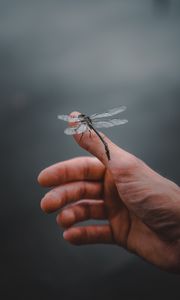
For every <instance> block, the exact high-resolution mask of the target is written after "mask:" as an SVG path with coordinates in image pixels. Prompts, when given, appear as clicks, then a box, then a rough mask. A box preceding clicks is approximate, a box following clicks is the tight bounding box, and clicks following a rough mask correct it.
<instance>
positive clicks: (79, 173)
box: [38, 157, 105, 187]
mask: <svg viewBox="0 0 180 300" xmlns="http://www.w3.org/2000/svg"><path fill="white" fill-rule="evenodd" d="M104 172H105V167H104V165H103V164H102V163H101V162H100V161H99V160H98V159H97V158H94V157H77V158H73V159H69V160H66V161H63V162H60V163H57V164H54V165H52V166H50V167H48V168H46V169H44V170H43V171H41V173H40V174H39V176H38V182H39V184H40V185H42V186H45V187H51V186H57V185H59V184H63V183H67V182H71V181H79V180H93V181H99V180H102V178H103V175H104Z"/></svg>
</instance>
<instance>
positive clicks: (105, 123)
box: [93, 119, 128, 128]
mask: <svg viewBox="0 0 180 300" xmlns="http://www.w3.org/2000/svg"><path fill="white" fill-rule="evenodd" d="M127 122H128V120H126V119H123V120H121V119H112V120H107V121H93V126H94V127H96V128H103V127H104V128H108V127H113V126H118V125H123V124H125V123H127Z"/></svg>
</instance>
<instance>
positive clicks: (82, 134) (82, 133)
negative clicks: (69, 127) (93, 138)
mask: <svg viewBox="0 0 180 300" xmlns="http://www.w3.org/2000/svg"><path fill="white" fill-rule="evenodd" d="M83 135H84V132H83V133H82V134H81V137H80V140H79V141H81V140H82V138H83Z"/></svg>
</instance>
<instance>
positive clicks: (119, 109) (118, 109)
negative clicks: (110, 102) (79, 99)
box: [90, 106, 126, 120]
mask: <svg viewBox="0 0 180 300" xmlns="http://www.w3.org/2000/svg"><path fill="white" fill-rule="evenodd" d="M125 110H126V106H119V107H116V108H113V109H109V110H108V111H107V112H104V113H101V114H93V115H91V116H90V118H91V120H94V119H96V118H97V119H98V118H104V117H111V116H114V115H116V114H119V113H121V112H123V111H125Z"/></svg>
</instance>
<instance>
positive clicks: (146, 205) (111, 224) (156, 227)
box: [38, 133, 180, 272]
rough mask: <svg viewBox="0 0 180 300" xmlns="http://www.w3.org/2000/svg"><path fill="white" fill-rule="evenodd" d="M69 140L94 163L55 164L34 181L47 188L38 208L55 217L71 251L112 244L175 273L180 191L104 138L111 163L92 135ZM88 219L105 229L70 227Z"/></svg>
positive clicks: (179, 259)
mask: <svg viewBox="0 0 180 300" xmlns="http://www.w3.org/2000/svg"><path fill="white" fill-rule="evenodd" d="M74 138H75V140H76V142H77V143H79V145H80V146H81V147H83V148H84V149H86V150H87V151H89V152H90V153H91V154H93V155H94V156H96V158H94V157H78V158H74V159H71V160H67V161H64V162H60V163H58V164H55V165H53V166H50V167H49V168H47V169H45V170H43V171H42V172H41V173H40V175H39V177H38V181H39V183H40V184H41V185H42V186H46V187H51V188H52V189H51V191H49V192H48V193H47V194H46V195H45V197H44V198H43V199H42V201H41V208H42V210H43V211H45V212H54V211H58V215H57V223H58V224H59V225H61V226H62V227H64V228H65V229H66V230H65V232H64V238H65V239H66V240H67V241H69V242H70V243H72V244H76V245H80V244H81V245H83V244H94V243H112V244H117V245H119V246H122V247H124V248H125V249H127V250H128V251H130V252H133V253H136V254H137V255H139V256H140V257H142V258H144V259H145V260H147V261H148V262H150V263H152V264H154V265H156V266H158V267H159V268H162V269H166V270H168V271H173V272H180V188H179V187H178V186H177V185H176V184H175V183H173V182H172V181H170V180H168V179H166V178H164V177H162V176H161V175H159V174H158V173H156V172H155V171H153V170H152V169H151V168H149V167H148V166H147V165H146V164H145V163H144V162H142V161H141V160H140V159H138V158H137V157H135V156H134V155H132V154H130V153H128V152H126V151H124V150H123V149H121V148H119V147H118V146H117V145H115V144H113V143H112V142H111V141H110V140H109V139H108V138H107V137H104V138H105V140H106V142H107V143H108V146H109V149H110V155H111V160H108V159H107V156H106V153H105V151H104V146H103V144H102V142H101V141H100V140H99V138H98V137H97V136H96V134H94V133H92V134H91V137H89V133H85V134H84V136H83V138H81V135H74ZM59 210H60V211H59ZM88 219H97V220H102V219H104V220H107V221H108V224H105V225H98V224H97V225H93V226H92V225H91V226H90V225H89V226H87V225H86V226H81V227H73V225H74V224H76V223H77V222H80V221H84V220H88Z"/></svg>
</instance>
